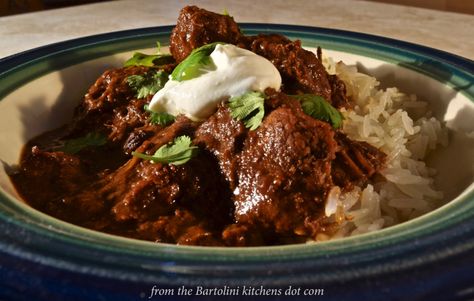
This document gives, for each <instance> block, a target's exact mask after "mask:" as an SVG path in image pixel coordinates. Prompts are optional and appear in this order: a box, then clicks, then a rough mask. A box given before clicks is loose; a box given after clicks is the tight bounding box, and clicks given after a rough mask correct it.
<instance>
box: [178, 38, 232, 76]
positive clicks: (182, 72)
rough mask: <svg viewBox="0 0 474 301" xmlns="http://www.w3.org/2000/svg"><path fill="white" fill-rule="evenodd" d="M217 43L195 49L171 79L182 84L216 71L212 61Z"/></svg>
mask: <svg viewBox="0 0 474 301" xmlns="http://www.w3.org/2000/svg"><path fill="white" fill-rule="evenodd" d="M217 44H223V43H221V42H215V43H212V44H207V45H204V46H201V47H199V48H196V49H194V50H193V51H192V52H191V54H189V55H188V57H187V58H186V59H184V61H182V62H181V63H179V64H178V66H176V68H174V70H173V73H171V78H172V79H173V80H175V81H178V82H181V81H185V80H189V79H193V78H196V77H198V76H199V75H201V74H203V73H206V72H209V71H212V70H215V69H216V66H215V65H214V63H213V62H212V60H211V56H210V55H211V53H212V52H213V51H214V49H215V48H216V45H217Z"/></svg>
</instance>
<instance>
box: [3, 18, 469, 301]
mask: <svg viewBox="0 0 474 301" xmlns="http://www.w3.org/2000/svg"><path fill="white" fill-rule="evenodd" d="M242 28H243V29H244V31H245V33H247V34H257V33H273V32H276V33H281V34H284V35H287V36H288V37H289V38H291V39H301V40H302V42H303V45H305V46H307V47H316V46H321V47H322V48H323V49H324V52H325V53H326V54H329V55H330V56H332V57H334V58H335V59H341V60H343V61H345V62H346V63H348V64H357V65H358V67H360V68H362V69H363V70H364V71H365V72H368V73H370V74H372V75H374V76H376V77H377V78H378V79H379V80H380V81H381V82H382V83H383V84H386V85H394V86H397V87H400V88H401V89H402V90H404V91H405V92H408V93H417V94H418V95H420V96H421V97H423V98H425V99H427V100H429V101H430V103H431V106H432V108H433V111H434V112H435V113H436V114H437V116H438V117H439V118H441V119H444V120H445V121H446V123H447V125H448V128H450V136H451V137H450V139H451V143H450V145H449V146H448V148H447V149H446V150H445V151H443V152H442V153H441V154H440V155H439V156H438V157H437V158H435V159H433V165H434V166H436V167H437V168H438V170H439V178H438V180H439V183H440V187H441V188H442V189H443V190H444V192H445V196H446V199H445V201H446V205H444V206H442V207H441V208H439V209H437V210H435V211H433V212H431V213H429V214H426V215H424V216H422V217H419V218H416V219H414V220H411V221H409V222H406V223H403V224H400V225H397V226H393V227H390V228H387V229H384V230H381V231H378V232H375V233H371V234H364V235H360V236H356V237H351V238H345V239H341V240H335V241H330V242H323V243H316V244H306V245H288V246H275V247H252V248H209V247H187V246H175V245H167V244H156V243H151V242H146V241H138V240H133V239H127V238H122V237H117V236H113V235H108V234H103V233H99V232H95V231H92V230H87V229H83V228H80V227H77V226H74V225H71V224H68V223H65V222H62V221H60V220H57V219H54V218H52V217H50V216H47V215H45V214H43V213H40V212H38V211H36V210H34V209H32V208H30V207H29V206H27V205H26V204H24V203H23V202H22V201H21V200H20V199H19V197H18V195H17V194H16V192H15V190H14V189H13V187H12V185H11V183H10V181H9V179H8V176H7V173H8V171H9V169H10V168H11V166H12V165H13V164H15V163H16V162H17V161H18V158H19V152H20V150H21V147H22V145H23V144H24V143H25V142H26V141H27V140H28V139H29V138H31V137H33V136H35V135H37V134H39V133H41V132H43V131H45V130H48V129H52V128H54V127H57V126H59V125H61V124H63V123H64V122H65V121H67V120H68V119H69V118H70V117H71V115H72V108H74V106H75V105H76V104H77V101H79V100H80V97H81V95H82V94H83V93H84V92H85V91H86V88H87V87H88V86H89V85H90V84H91V83H92V82H93V81H94V79H95V78H96V77H98V75H100V73H101V72H102V71H103V70H105V69H106V68H108V67H112V66H120V65H121V63H122V62H123V61H124V60H125V59H126V58H127V57H129V56H130V54H131V53H132V52H133V50H136V49H144V48H151V47H154V45H155V43H156V41H160V42H161V44H162V45H167V44H168V38H169V35H170V32H171V29H172V27H170V26H166V27H156V28H145V29H137V30H129V31H121V32H113V33H108V34H102V35H96V36H91V37H86V38H80V39H75V40H71V41H66V42H61V43H57V44H52V45H48V46H45V47H40V48H37V49H33V50H30V51H26V52H23V53H20V54H17V55H13V56H10V57H7V58H4V59H2V60H0V99H1V101H0V159H1V160H2V163H3V166H4V168H2V170H1V171H0V187H1V191H0V275H1V277H0V299H1V300H48V301H52V300H140V299H148V298H149V297H150V296H151V295H152V294H153V293H155V294H156V295H155V296H153V298H151V299H158V297H159V296H158V294H160V293H168V294H170V293H173V294H172V295H168V296H161V297H160V298H161V299H179V298H184V296H183V290H178V289H179V288H180V287H181V286H185V288H187V289H192V290H193V291H192V295H193V296H192V298H198V297H196V296H195V295H196V293H197V292H198V291H197V290H198V289H199V287H205V288H209V289H213V288H216V291H214V292H211V293H212V294H213V295H212V296H211V297H212V298H216V299H217V298H219V299H236V300H240V299H243V298H246V299H260V298H261V296H260V295H259V293H261V294H263V293H274V294H278V293H279V294H280V296H278V298H279V299H290V298H291V299H293V298H295V297H299V298H307V296H305V294H311V293H312V294H321V293H322V291H321V289H322V290H324V298H325V299H328V300H369V299H371V300H380V299H382V298H388V299H403V300H412V299H413V300H419V299H428V298H429V299H435V300H447V299H456V298H458V299H465V298H473V297H474V287H473V283H474V272H472V271H473V268H474V184H473V182H474V181H473V179H474V170H473V162H474V152H473V150H474V142H473V140H474V138H473V137H472V135H471V136H470V135H468V134H466V133H469V132H470V131H473V130H474V124H473V122H472V121H473V120H474V86H473V84H474V76H473V69H474V63H473V62H472V61H470V60H468V59H464V58H461V57H458V56H455V55H452V54H448V53H445V52H442V51H438V50H435V49H430V48H427V47H423V46H419V45H414V44H410V43H406V42H402V41H397V40H392V39H387V38H383V37H377V36H371V35H366V34H360V33H354V32H347V31H339V30H331V29H324V28H315V27H302V26H290V25H271V24H242ZM71 99H73V100H77V101H72V102H71ZM290 286H291V288H290ZM251 288H253V289H255V290H254V291H251ZM262 288H263V289H270V291H263V290H262ZM167 289H170V290H167ZM219 289H220V290H219ZM271 289H275V290H271ZM298 289H299V290H298ZM317 289H319V291H318V290H317ZM231 290H233V291H231ZM201 292H203V291H201ZM219 293H221V294H224V295H228V294H232V293H233V294H237V293H238V295H237V296H219ZM248 293H250V294H251V295H248ZM246 294H247V295H246ZM208 297H209V296H208ZM269 298H275V296H270V297H269Z"/></svg>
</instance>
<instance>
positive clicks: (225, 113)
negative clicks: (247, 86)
mask: <svg viewBox="0 0 474 301" xmlns="http://www.w3.org/2000/svg"><path fill="white" fill-rule="evenodd" d="M247 132H248V130H247V129H246V128H245V126H244V124H243V123H242V122H241V121H238V120H236V119H234V118H232V116H231V115H230V109H229V107H228V106H227V105H226V104H225V103H221V104H219V106H218V108H217V111H216V112H215V113H214V114H213V115H212V116H210V117H209V118H208V119H207V120H206V121H204V122H203V123H202V124H201V125H200V126H199V127H198V129H197V130H196V138H195V139H194V142H195V143H196V144H197V145H199V146H201V147H202V148H205V149H206V150H208V151H209V152H211V153H212V154H213V155H214V156H215V157H216V159H217V161H218V163H219V166H220V170H221V172H222V174H223V175H224V176H225V178H226V180H227V182H228V183H229V185H230V187H231V189H233V188H235V184H236V175H235V168H236V166H235V164H236V160H235V159H236V155H237V154H238V153H239V152H240V150H241V148H242V143H243V140H244V139H245V137H246V135H247Z"/></svg>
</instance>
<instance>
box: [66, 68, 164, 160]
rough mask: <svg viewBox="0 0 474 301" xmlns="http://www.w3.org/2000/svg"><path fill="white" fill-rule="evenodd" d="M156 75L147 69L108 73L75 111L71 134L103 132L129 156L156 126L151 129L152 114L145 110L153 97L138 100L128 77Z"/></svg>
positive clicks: (120, 69)
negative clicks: (150, 117) (150, 119)
mask: <svg viewBox="0 0 474 301" xmlns="http://www.w3.org/2000/svg"><path fill="white" fill-rule="evenodd" d="M170 66H172V65H166V66H162V67H160V70H161V69H164V70H168V69H170ZM168 71H169V70H168ZM153 72H157V69H155V68H149V67H144V66H131V67H124V68H117V69H110V70H107V71H105V72H104V73H103V74H102V75H101V76H100V77H99V78H98V79H97V80H96V81H95V83H94V84H93V85H92V86H91V87H90V88H89V90H88V92H87V94H86V95H85V96H84V98H83V101H82V102H81V104H80V105H79V106H78V107H77V108H76V110H75V116H74V120H75V123H74V124H73V125H72V126H71V128H72V129H73V130H72V135H74V136H78V135H80V134H86V133H88V132H91V131H95V132H101V133H104V134H105V135H106V136H107V139H108V140H109V141H110V142H111V143H114V144H116V145H119V146H121V147H122V148H123V150H124V153H125V154H128V155H130V153H131V151H133V150H134V148H136V147H137V146H138V145H139V144H140V143H141V142H143V141H144V140H145V139H146V138H148V137H150V136H151V135H152V134H153V132H154V131H155V130H156V128H157V126H151V127H150V123H149V113H148V112H146V111H145V110H144V105H145V104H147V103H149V102H150V100H151V97H152V95H149V96H147V97H145V98H141V99H138V98H137V96H136V94H137V92H136V91H135V90H134V89H133V88H131V87H130V84H129V83H128V77H129V76H132V75H145V74H147V73H153ZM158 128H159V127H158ZM78 132H79V133H78Z"/></svg>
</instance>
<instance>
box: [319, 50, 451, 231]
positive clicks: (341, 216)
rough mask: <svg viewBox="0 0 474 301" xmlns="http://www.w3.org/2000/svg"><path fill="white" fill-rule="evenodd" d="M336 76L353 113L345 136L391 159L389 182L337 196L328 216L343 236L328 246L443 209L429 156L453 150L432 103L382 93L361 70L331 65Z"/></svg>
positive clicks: (330, 202) (390, 91)
mask: <svg viewBox="0 0 474 301" xmlns="http://www.w3.org/2000/svg"><path fill="white" fill-rule="evenodd" d="M324 65H325V66H326V68H327V70H328V72H329V73H331V74H337V75H338V77H339V78H340V79H341V80H342V81H344V83H345V84H346V88H347V93H348V96H349V97H350V98H351V99H352V100H354V101H355V104H356V105H355V107H354V109H353V110H348V111H346V110H343V111H342V114H343V115H344V117H345V120H344V124H343V131H344V132H345V133H346V134H347V135H348V136H349V137H350V138H352V139H354V140H358V141H365V142H367V143H370V144H371V145H373V146H375V147H377V148H379V149H380V150H382V151H383V152H385V153H386V154H387V165H386V168H385V169H383V170H382V171H381V174H382V175H383V177H384V178H385V179H382V180H379V181H378V182H373V183H370V184H369V185H368V186H367V187H365V188H363V189H361V188H355V189H354V190H353V191H350V192H346V193H341V192H340V191H337V189H336V190H334V191H333V192H332V193H330V194H331V197H329V198H328V199H329V200H328V204H327V208H326V210H327V213H329V214H332V216H331V218H334V219H335V220H337V221H339V222H340V226H341V227H340V229H339V231H338V232H337V233H336V234H335V235H334V236H332V237H328V236H327V235H321V236H318V237H317V238H316V239H317V240H327V239H331V238H340V237H346V236H352V235H357V234H361V233H367V232H372V231H376V230H379V229H381V228H385V227H389V226H392V225H395V224H399V223H401V222H404V221H407V220H409V219H412V218H414V217H417V216H420V215H422V214H424V213H426V212H429V211H431V210H433V209H435V208H436V207H438V206H439V205H440V200H441V199H442V197H443V194H442V193H441V192H440V191H438V190H436V188H435V187H434V184H433V176H434V175H435V173H436V171H435V170H434V169H432V168H429V167H427V166H426V164H425V162H424V161H423V160H424V159H425V158H426V156H427V155H428V154H429V153H430V152H431V151H433V150H434V149H436V147H438V146H439V145H443V146H445V145H447V142H448V136H447V130H446V128H445V127H444V125H443V124H442V123H441V122H440V121H439V120H437V119H436V118H434V117H432V116H431V112H430V111H429V106H428V104H427V103H426V102H424V101H421V100H418V99H417V97H416V96H415V95H406V94H403V93H402V92H400V91H398V89H397V88H388V89H385V90H381V89H378V85H379V82H378V81H377V80H376V79H375V78H374V77H370V76H368V75H366V74H362V73H359V72H358V71H357V68H355V67H353V66H347V65H345V64H344V63H342V62H339V63H337V64H336V63H334V62H333V61H332V60H331V59H325V60H324Z"/></svg>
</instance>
